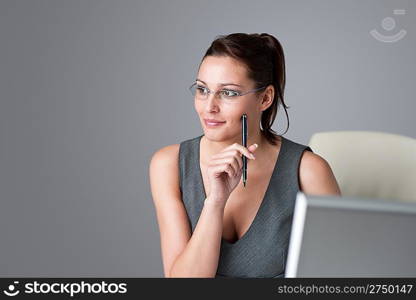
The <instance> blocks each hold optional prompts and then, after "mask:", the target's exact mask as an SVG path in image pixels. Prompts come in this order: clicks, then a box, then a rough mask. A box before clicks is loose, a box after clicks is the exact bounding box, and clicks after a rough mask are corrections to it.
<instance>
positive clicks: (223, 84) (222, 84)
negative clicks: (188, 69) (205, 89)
mask: <svg viewBox="0 0 416 300" xmlns="http://www.w3.org/2000/svg"><path fill="white" fill-rule="evenodd" d="M196 80H198V81H201V82H202V83H203V84H205V85H207V84H206V82H205V81H203V80H201V79H198V78H197V79H196ZM220 85H221V86H225V85H235V86H239V87H243V86H242V85H239V84H236V83H232V82H230V83H220Z"/></svg>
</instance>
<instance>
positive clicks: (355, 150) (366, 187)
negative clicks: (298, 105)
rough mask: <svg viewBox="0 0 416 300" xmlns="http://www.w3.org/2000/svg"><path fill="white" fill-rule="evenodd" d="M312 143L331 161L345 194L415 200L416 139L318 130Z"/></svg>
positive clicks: (314, 148)
mask: <svg viewBox="0 0 416 300" xmlns="http://www.w3.org/2000/svg"><path fill="white" fill-rule="evenodd" d="M309 146H310V147H311V148H312V150H313V151H314V152H315V153H316V154H318V155H320V156H322V157H323V158H324V159H325V160H326V161H327V162H328V163H329V164H330V166H331V169H332V171H333V172H334V175H335V177H336V179H337V181H338V184H339V186H340V189H341V193H342V195H343V196H359V197H370V198H382V199H387V200H399V201H415V202H416V139H413V138H410V137H406V136H401V135H397V134H391V133H382V132H373V131H332V132H319V133H315V134H314V135H312V137H311V139H310V141H309Z"/></svg>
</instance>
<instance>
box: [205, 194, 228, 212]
mask: <svg viewBox="0 0 416 300" xmlns="http://www.w3.org/2000/svg"><path fill="white" fill-rule="evenodd" d="M225 202H226V201H224V200H222V199H218V198H215V197H211V196H208V197H207V198H206V199H205V200H204V206H209V207H212V208H214V209H220V210H224V208H225Z"/></svg>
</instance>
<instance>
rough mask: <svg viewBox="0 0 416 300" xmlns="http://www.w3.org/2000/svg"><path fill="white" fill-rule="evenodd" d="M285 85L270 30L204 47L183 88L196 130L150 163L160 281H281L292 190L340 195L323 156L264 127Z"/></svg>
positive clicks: (277, 45) (220, 39)
mask: <svg viewBox="0 0 416 300" xmlns="http://www.w3.org/2000/svg"><path fill="white" fill-rule="evenodd" d="M284 87H285V61H284V54H283V49H282V47H281V45H280V43H279V41H278V40H277V39H276V38H275V37H273V36H272V35H269V34H265V33H262V34H244V33H235V34H230V35H227V36H220V37H218V38H217V39H216V40H214V41H213V42H212V44H211V46H210V47H209V48H208V50H207V51H206V53H205V55H204V57H203V59H202V61H201V64H200V66H199V69H198V75H197V79H196V82H195V83H194V84H193V85H192V86H191V88H190V89H191V91H192V93H193V95H194V105H195V109H196V112H197V113H198V116H199V118H200V121H201V125H202V128H203V130H204V134H203V135H201V136H199V137H196V138H193V139H189V140H186V141H183V142H181V143H180V144H175V145H170V146H166V147H164V148H162V149H160V150H158V151H157V152H156V153H155V154H154V155H153V157H152V159H151V162H150V167H149V175H150V182H151V191H152V196H153V202H154V205H155V208H156V214H157V219H158V224H159V230H160V239H161V250H162V258H163V267H164V274H165V276H166V277H282V276H284V269H285V263H286V257H287V248H288V243H289V236H290V229H291V221H292V216H293V209H294V202H295V197H296V193H297V192H298V191H299V190H301V191H302V192H304V193H306V194H315V195H340V190H339V187H338V184H337V182H336V179H335V177H334V175H333V173H332V171H331V168H330V166H329V165H328V163H327V162H326V161H325V160H324V159H323V158H322V157H320V156H318V155H316V154H314V153H313V152H312V150H311V149H310V148H309V147H307V146H305V145H301V144H298V143H295V142H293V141H291V140H289V139H286V138H284V137H283V136H279V135H277V134H275V132H274V131H273V130H272V129H271V126H272V124H273V121H274V119H275V117H276V113H277V109H278V105H279V104H281V105H282V106H283V108H284V109H285V112H286V108H287V106H286V104H285V103H284V100H283V92H284ZM243 114H246V115H247V121H248V143H247V145H249V146H248V147H247V148H246V147H243V146H242V145H241V144H240V141H241V116H242V115H243ZM286 116H287V112H286ZM260 124H261V126H260ZM304 150H307V151H304ZM243 155H244V156H245V157H247V169H248V177H247V185H246V186H245V187H244V186H243V183H242V156H243Z"/></svg>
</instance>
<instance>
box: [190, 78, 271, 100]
mask: <svg viewBox="0 0 416 300" xmlns="http://www.w3.org/2000/svg"><path fill="white" fill-rule="evenodd" d="M197 84H198V83H197V82H194V83H193V84H191V86H190V87H189V91H190V92H191V94H192V96H194V97H196V95H194V94H193V93H192V88H193V87H194V86H195V85H197ZM266 87H267V85H266V86H262V87H260V88H257V89H253V90H249V91H246V92H238V91H234V90H233V92H235V93H238V94H237V95H235V96H233V97H232V98H237V97H241V96H244V95H247V94H250V93H254V92H257V91H260V90H262V89H265V88H266ZM204 88H206V89H207V90H208V93H207V96H206V98H205V99H202V100H207V99H208V97H209V95H210V94H214V95H215V96H216V95H217V94H218V93H219V92H221V91H223V90H227V89H226V88H222V89H220V90H216V91H211V90H210V89H209V88H208V87H204ZM228 90H230V89H228ZM220 99H221V100H224V99H223V98H221V96H220ZM225 100H226V101H228V100H231V101H234V100H232V99H225Z"/></svg>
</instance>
